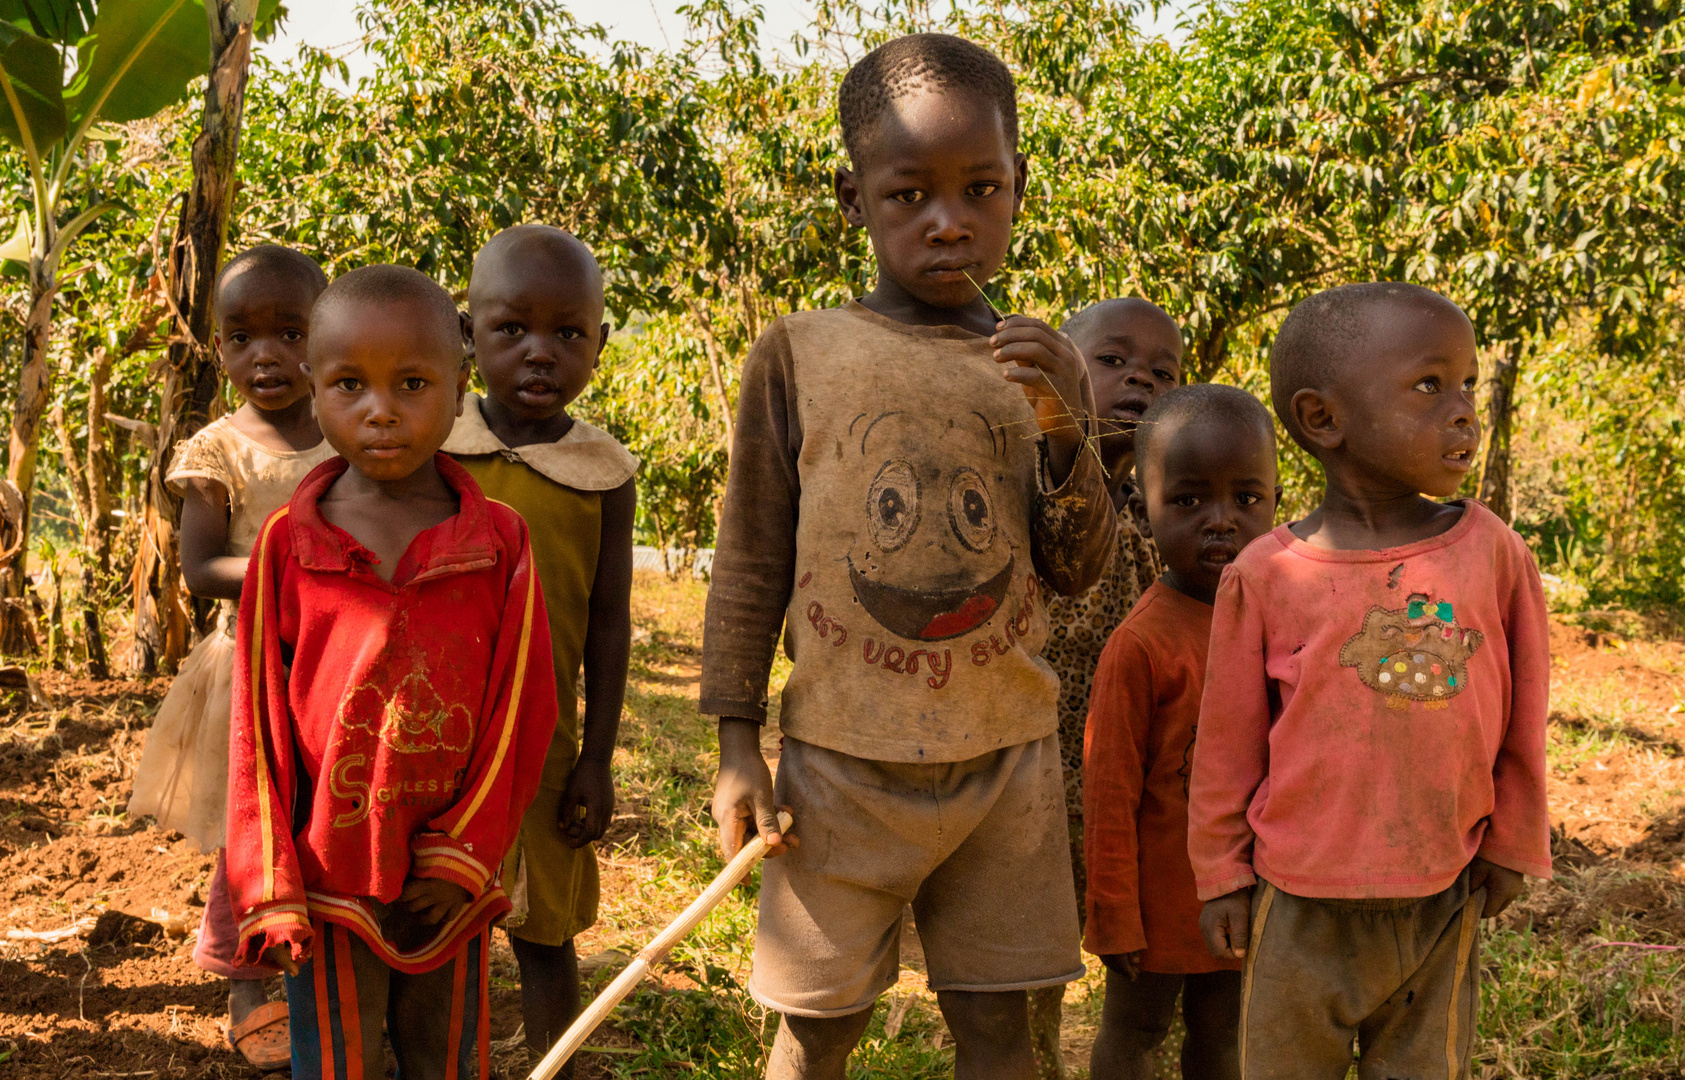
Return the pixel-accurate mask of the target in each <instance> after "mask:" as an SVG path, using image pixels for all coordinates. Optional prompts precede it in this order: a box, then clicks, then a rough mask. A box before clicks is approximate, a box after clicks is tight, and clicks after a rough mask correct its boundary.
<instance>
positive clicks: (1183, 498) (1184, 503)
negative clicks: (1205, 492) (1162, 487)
mask: <svg viewBox="0 0 1685 1080" xmlns="http://www.w3.org/2000/svg"><path fill="white" fill-rule="evenodd" d="M1170 501H1171V503H1173V504H1174V505H1176V506H1180V507H1182V508H1183V509H1184V510H1191V509H1192V508H1194V507H1196V506H1198V505H1199V496H1198V495H1178V496H1176V497H1175V498H1174V499H1171V500H1170Z"/></svg>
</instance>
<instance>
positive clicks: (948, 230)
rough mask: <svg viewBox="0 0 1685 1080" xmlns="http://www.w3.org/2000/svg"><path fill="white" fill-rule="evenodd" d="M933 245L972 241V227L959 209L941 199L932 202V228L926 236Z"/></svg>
mask: <svg viewBox="0 0 1685 1080" xmlns="http://www.w3.org/2000/svg"><path fill="white" fill-rule="evenodd" d="M925 235H926V236H927V237H928V238H929V241H930V243H931V244H932V245H938V244H958V243H961V242H963V241H966V240H969V239H971V226H970V225H968V224H967V223H966V220H965V214H964V213H963V212H962V211H961V210H960V208H959V207H957V206H953V205H950V204H949V203H948V202H947V201H945V200H941V199H933V200H931V213H930V227H929V229H928V230H927V231H926V234H925Z"/></svg>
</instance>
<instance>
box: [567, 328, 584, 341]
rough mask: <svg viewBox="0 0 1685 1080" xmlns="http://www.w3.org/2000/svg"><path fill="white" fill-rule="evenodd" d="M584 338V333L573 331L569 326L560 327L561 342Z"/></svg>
mask: <svg viewBox="0 0 1685 1080" xmlns="http://www.w3.org/2000/svg"><path fill="white" fill-rule="evenodd" d="M584 336H585V335H584V333H582V332H581V331H579V330H576V329H574V328H573V327H571V326H564V327H562V330H561V338H562V340H563V341H578V340H579V339H580V338H582V337H584Z"/></svg>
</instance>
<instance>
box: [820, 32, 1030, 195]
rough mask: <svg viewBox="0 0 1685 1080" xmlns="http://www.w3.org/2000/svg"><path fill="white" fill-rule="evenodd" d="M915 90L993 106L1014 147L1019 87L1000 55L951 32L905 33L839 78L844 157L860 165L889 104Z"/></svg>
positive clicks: (839, 103) (1015, 147)
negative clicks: (948, 92) (958, 94)
mask: <svg viewBox="0 0 1685 1080" xmlns="http://www.w3.org/2000/svg"><path fill="white" fill-rule="evenodd" d="M919 90H958V91H961V92H963V93H968V94H972V95H975V96H976V97H977V98H978V99H979V100H982V101H986V102H988V103H989V104H990V105H993V106H994V107H995V108H996V109H998V110H1000V118H1001V122H1002V124H1004V125H1005V127H1006V141H1007V142H1008V143H1009V144H1011V146H1012V147H1013V149H1017V147H1018V86H1017V83H1015V82H1014V81H1013V78H1012V72H1011V71H1009V70H1007V67H1006V65H1005V64H1003V63H1001V59H1000V57H998V56H996V55H995V54H994V53H992V52H990V51H989V50H988V49H985V48H983V46H981V45H977V44H975V43H973V42H970V41H967V40H966V39H964V38H962V37H955V36H954V35H952V34H908V35H907V36H906V37H898V38H895V39H894V40H893V41H886V42H885V43H883V44H882V45H879V46H878V47H877V48H875V49H873V50H872V51H871V52H869V53H867V54H866V55H865V56H864V57H862V58H861V60H860V62H859V63H858V64H855V65H854V66H853V67H851V68H849V69H848V74H847V75H845V76H843V81H842V89H841V90H840V91H839V92H838V94H837V113H838V117H839V119H840V120H841V122H842V136H843V146H844V147H845V148H846V149H847V150H848V156H849V159H850V160H852V161H854V162H855V163H856V164H858V163H859V162H860V160H861V155H862V153H863V152H864V151H865V150H866V148H867V146H868V143H867V138H868V137H869V136H870V135H871V134H872V131H873V129H874V128H876V127H877V125H878V122H879V121H881V120H882V119H883V115H884V113H885V112H887V111H888V110H889V106H890V103H891V102H893V101H895V100H896V99H897V98H901V97H906V96H907V95H909V94H912V93H914V92H916V91H919Z"/></svg>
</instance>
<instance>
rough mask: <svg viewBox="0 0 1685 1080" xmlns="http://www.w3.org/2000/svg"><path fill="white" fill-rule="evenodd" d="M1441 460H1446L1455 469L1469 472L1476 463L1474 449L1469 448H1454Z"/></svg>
mask: <svg viewBox="0 0 1685 1080" xmlns="http://www.w3.org/2000/svg"><path fill="white" fill-rule="evenodd" d="M1440 460H1442V461H1444V462H1445V463H1446V464H1447V465H1449V466H1451V467H1452V468H1453V469H1457V470H1459V471H1462V472H1467V471H1468V470H1469V469H1470V468H1471V467H1473V465H1474V451H1472V450H1468V449H1462V450H1453V451H1451V452H1450V453H1449V454H1446V455H1445V456H1444V457H1443V458H1441V459H1440Z"/></svg>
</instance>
